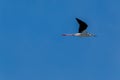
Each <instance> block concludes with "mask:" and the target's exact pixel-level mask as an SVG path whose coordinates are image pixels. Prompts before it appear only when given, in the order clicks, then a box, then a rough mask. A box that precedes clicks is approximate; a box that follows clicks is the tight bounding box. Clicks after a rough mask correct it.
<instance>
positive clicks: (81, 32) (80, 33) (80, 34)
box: [62, 18, 95, 37]
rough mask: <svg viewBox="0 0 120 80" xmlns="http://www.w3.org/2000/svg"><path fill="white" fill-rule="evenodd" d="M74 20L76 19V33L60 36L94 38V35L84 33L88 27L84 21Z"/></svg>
mask: <svg viewBox="0 0 120 80" xmlns="http://www.w3.org/2000/svg"><path fill="white" fill-rule="evenodd" d="M75 19H76V21H77V23H78V24H79V29H78V32H77V33H74V34H62V36H78V37H95V35H94V34H91V33H88V32H87V31H86V29H87V27H88V25H87V24H86V23H85V22H84V21H82V20H80V19H78V18H75Z"/></svg>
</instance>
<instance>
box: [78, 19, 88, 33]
mask: <svg viewBox="0 0 120 80" xmlns="http://www.w3.org/2000/svg"><path fill="white" fill-rule="evenodd" d="M76 20H77V22H78V24H79V31H78V32H79V33H81V32H83V31H84V30H85V29H87V27H88V25H87V24H86V23H85V22H83V21H82V20H80V19H78V18H76Z"/></svg>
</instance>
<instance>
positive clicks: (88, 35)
mask: <svg viewBox="0 0 120 80" xmlns="http://www.w3.org/2000/svg"><path fill="white" fill-rule="evenodd" d="M74 36H79V37H90V36H94V35H93V34H90V33H88V32H83V33H76V34H74Z"/></svg>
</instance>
